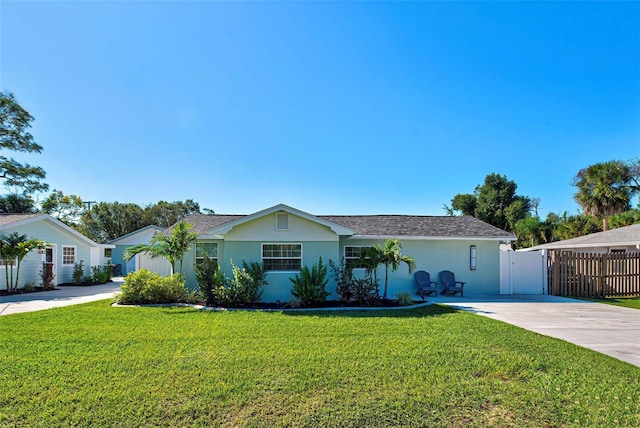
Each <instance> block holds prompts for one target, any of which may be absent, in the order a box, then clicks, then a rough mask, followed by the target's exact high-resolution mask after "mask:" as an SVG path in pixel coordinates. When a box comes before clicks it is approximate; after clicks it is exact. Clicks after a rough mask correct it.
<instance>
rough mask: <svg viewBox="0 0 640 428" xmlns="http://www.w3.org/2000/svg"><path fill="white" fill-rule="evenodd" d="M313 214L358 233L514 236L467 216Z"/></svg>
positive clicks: (202, 218)
mask: <svg viewBox="0 0 640 428" xmlns="http://www.w3.org/2000/svg"><path fill="white" fill-rule="evenodd" d="M243 217H246V216H244V215H224V214H213V215H202V214H194V215H191V216H189V217H187V218H186V219H185V220H186V221H188V222H189V223H192V224H193V225H194V228H193V230H194V231H195V232H197V233H198V234H206V233H207V231H208V230H209V229H211V228H213V227H217V226H221V225H223V224H225V223H228V222H230V221H234V220H238V219H241V218H243ZM317 217H318V218H321V219H324V220H327V221H330V222H333V223H337V224H339V225H341V226H344V227H347V228H349V229H353V231H354V232H355V234H356V235H360V236H400V237H401V236H406V237H409V236H412V237H444V238H462V237H465V238H467V237H475V238H494V239H504V240H514V239H515V236H514V235H513V234H511V233H508V232H505V231H504V230H502V229H499V228H497V227H494V226H492V225H490V224H488V223H485V222H484V221H481V220H478V219H476V218H474V217H471V216H453V217H452V216H415V215H350V216H337V215H320V216H317Z"/></svg>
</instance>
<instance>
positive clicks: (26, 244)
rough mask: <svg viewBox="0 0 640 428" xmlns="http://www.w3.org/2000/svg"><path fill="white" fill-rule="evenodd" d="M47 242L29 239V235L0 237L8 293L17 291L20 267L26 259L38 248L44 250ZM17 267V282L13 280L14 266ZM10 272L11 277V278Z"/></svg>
mask: <svg viewBox="0 0 640 428" xmlns="http://www.w3.org/2000/svg"><path fill="white" fill-rule="evenodd" d="M46 245H47V244H46V242H44V241H41V240H39V239H33V238H31V239H27V235H19V234H18V232H14V233H12V234H10V235H7V236H1V237H0V257H2V259H3V264H4V267H5V276H6V282H7V291H9V292H11V291H16V290H17V289H18V284H19V281H20V265H21V263H22V261H23V260H24V258H25V257H27V255H28V254H29V253H30V252H31V251H32V250H35V249H37V248H44V247H45V246H46ZM14 261H15V266H16V277H15V282H14V278H13V266H14ZM9 271H10V272H11V277H9Z"/></svg>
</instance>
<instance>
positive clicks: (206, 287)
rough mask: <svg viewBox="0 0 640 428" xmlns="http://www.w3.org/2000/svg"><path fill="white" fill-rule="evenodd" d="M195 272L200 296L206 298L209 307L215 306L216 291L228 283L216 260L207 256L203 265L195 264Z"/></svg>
mask: <svg viewBox="0 0 640 428" xmlns="http://www.w3.org/2000/svg"><path fill="white" fill-rule="evenodd" d="M193 270H194V271H195V274H196V279H197V281H198V289H199V290H200V294H202V296H203V297H204V299H205V302H206V304H207V305H213V304H214V303H216V299H215V296H214V290H215V289H216V288H218V287H224V284H225V281H226V278H225V276H224V274H223V273H222V271H221V270H220V266H218V263H216V261H215V259H210V258H209V257H207V255H206V254H205V256H204V260H203V261H202V263H198V264H194V265H193Z"/></svg>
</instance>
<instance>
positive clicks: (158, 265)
mask: <svg viewBox="0 0 640 428" xmlns="http://www.w3.org/2000/svg"><path fill="white" fill-rule="evenodd" d="M127 267H128V266H127ZM143 268H146V269H149V270H150V271H151V272H156V273H157V274H159V275H162V276H166V275H171V264H170V263H169V262H168V261H167V260H166V259H163V258H162V257H156V258H155V259H152V258H151V257H149V256H147V255H146V254H143V253H140V254H136V268H135V270H140V269H143Z"/></svg>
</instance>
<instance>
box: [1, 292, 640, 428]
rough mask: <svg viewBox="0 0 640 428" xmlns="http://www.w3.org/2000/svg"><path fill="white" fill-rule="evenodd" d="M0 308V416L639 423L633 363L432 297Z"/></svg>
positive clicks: (72, 421) (140, 422)
mask: <svg viewBox="0 0 640 428" xmlns="http://www.w3.org/2000/svg"><path fill="white" fill-rule="evenodd" d="M109 303H110V302H108V301H101V302H95V303H89V304H85V305H79V306H70V307H66V308H59V309H53V310H48V311H42V312H35V313H30V314H17V315H9V316H3V317H0V426H43V427H50V426H152V425H157V426H193V425H214V426H215V425H224V426H273V425H275V426H339V427H348V426H354V427H355V426H455V427H466V426H482V427H484V426H498V427H503V426H516V427H523V426H535V427H541V426H546V427H560V426H626V427H633V426H636V427H637V426H640V368H638V367H635V366H632V365H630V364H627V363H623V362H620V361H618V360H615V359H613V358H610V357H607V356H604V355H601V354H598V353H596V352H593V351H590V350H586V349H582V348H579V347H577V346H574V345H571V344H569V343H566V342H563V341H560V340H556V339H551V338H547V337H543V336H540V335H538V334H535V333H532V332H528V331H525V330H522V329H519V328H516V327H513V326H509V325H507V324H503V323H500V322H498V321H495V320H491V319H488V318H485V317H481V316H477V315H472V314H469V313H465V312H457V311H455V310H453V309H451V308H448V307H442V306H432V307H428V308H422V309H417V310H410V311H409V310H406V311H379V312H356V311H352V312H341V313H336V312H332V313H319V312H312V313H297V314H286V313H265V312H237V311H236V312H231V311H230V312H205V311H196V310H192V309H188V308H179V307H174V308H111V307H110V306H109Z"/></svg>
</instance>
